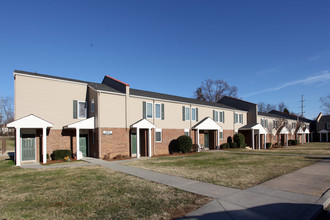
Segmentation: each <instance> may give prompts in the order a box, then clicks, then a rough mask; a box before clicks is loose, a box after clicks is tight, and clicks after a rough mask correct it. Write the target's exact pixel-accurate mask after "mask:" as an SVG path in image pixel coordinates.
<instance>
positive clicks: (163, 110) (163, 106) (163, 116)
mask: <svg viewBox="0 0 330 220" xmlns="http://www.w3.org/2000/svg"><path fill="white" fill-rule="evenodd" d="M164 108H165V105H164V104H162V120H164V119H165V115H164V112H165V109H164Z"/></svg>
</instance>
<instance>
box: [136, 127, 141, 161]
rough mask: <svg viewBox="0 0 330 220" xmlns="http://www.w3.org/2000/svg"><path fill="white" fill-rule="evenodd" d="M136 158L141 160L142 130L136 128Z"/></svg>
mask: <svg viewBox="0 0 330 220" xmlns="http://www.w3.org/2000/svg"><path fill="white" fill-rule="evenodd" d="M136 158H140V128H136Z"/></svg>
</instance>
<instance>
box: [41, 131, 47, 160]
mask: <svg viewBox="0 0 330 220" xmlns="http://www.w3.org/2000/svg"><path fill="white" fill-rule="evenodd" d="M42 162H43V163H47V128H42Z"/></svg>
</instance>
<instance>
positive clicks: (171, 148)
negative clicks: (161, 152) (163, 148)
mask: <svg viewBox="0 0 330 220" xmlns="http://www.w3.org/2000/svg"><path fill="white" fill-rule="evenodd" d="M168 149H169V152H170V154H173V153H174V152H178V145H177V140H176V139H174V140H171V142H170V144H169V146H168Z"/></svg>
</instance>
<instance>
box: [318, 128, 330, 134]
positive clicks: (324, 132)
mask: <svg viewBox="0 0 330 220" xmlns="http://www.w3.org/2000/svg"><path fill="white" fill-rule="evenodd" d="M319 133H321V134H327V133H330V131H328V130H325V129H323V130H321V131H319Z"/></svg>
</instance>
